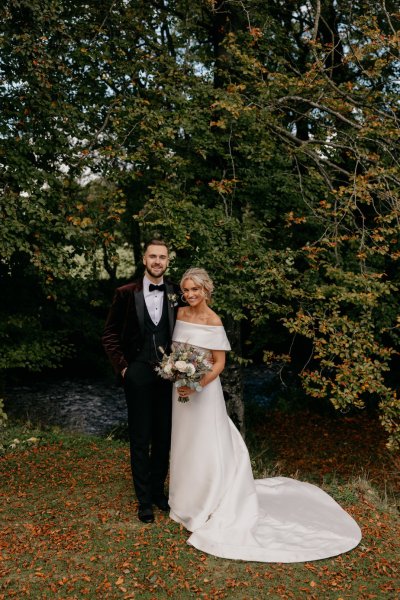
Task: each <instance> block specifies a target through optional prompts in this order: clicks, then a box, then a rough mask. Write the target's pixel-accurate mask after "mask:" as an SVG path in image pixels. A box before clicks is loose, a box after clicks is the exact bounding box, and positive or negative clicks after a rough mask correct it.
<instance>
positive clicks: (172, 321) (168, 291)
mask: <svg viewBox="0 0 400 600" xmlns="http://www.w3.org/2000/svg"><path fill="white" fill-rule="evenodd" d="M165 293H166V294H167V307H168V322H169V333H170V336H171V337H172V332H173V331H174V327H175V309H174V306H173V303H172V302H171V301H170V299H169V298H168V296H169V295H171V294H173V293H174V287H173V285H172V284H171V283H168V282H167V281H166V282H165Z"/></svg>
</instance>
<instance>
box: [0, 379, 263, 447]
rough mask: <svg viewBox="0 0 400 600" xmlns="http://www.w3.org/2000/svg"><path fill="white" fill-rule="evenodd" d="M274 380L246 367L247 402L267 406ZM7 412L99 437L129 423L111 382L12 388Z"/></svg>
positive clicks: (122, 401) (119, 390)
mask: <svg viewBox="0 0 400 600" xmlns="http://www.w3.org/2000/svg"><path fill="white" fill-rule="evenodd" d="M273 377H274V375H273V374H272V373H271V372H270V371H268V370H267V369H265V368H262V367H261V368H257V367H250V368H249V367H248V368H246V370H245V376H244V401H245V402H246V401H250V400H251V401H253V402H256V403H257V404H260V405H267V404H268V403H269V402H270V400H271V396H270V395H269V393H270V392H269V391H267V390H268V389H269V388H270V382H271V380H272V378H273ZM5 410H6V413H7V414H8V416H9V417H10V418H17V419H22V420H25V421H26V420H28V421H31V422H32V423H34V424H37V423H40V424H42V425H45V426H58V427H61V428H62V429H66V430H69V431H76V432H80V433H88V434H93V435H100V436H104V435H107V434H109V433H110V432H111V431H112V430H113V429H117V428H119V427H122V426H124V425H125V423H126V405H125V398H124V393H123V390H122V388H118V387H117V386H116V385H115V384H114V383H113V382H112V381H109V380H107V381H102V380H83V379H79V380H62V381H54V382H37V383H33V384H29V385H13V386H9V387H7V388H6V393H5Z"/></svg>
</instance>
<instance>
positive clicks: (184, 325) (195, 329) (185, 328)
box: [172, 320, 231, 351]
mask: <svg viewBox="0 0 400 600" xmlns="http://www.w3.org/2000/svg"><path fill="white" fill-rule="evenodd" d="M172 341H173V342H179V343H181V344H189V345H190V346H196V347H198V348H201V349H202V350H226V351H228V350H230V349H231V346H230V344H229V341H228V338H227V336H226V333H225V329H224V327H223V326H222V325H202V324H198V323H188V322H187V321H179V320H178V321H176V323H175V329H174V332H173V334H172Z"/></svg>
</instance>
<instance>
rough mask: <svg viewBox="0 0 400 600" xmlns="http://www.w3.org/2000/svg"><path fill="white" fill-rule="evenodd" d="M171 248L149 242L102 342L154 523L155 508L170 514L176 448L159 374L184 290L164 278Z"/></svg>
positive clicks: (144, 504) (142, 505)
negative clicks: (140, 271) (140, 273)
mask: <svg viewBox="0 0 400 600" xmlns="http://www.w3.org/2000/svg"><path fill="white" fill-rule="evenodd" d="M168 263H169V254H168V246H167V244H166V243H165V242H164V241H162V240H158V239H152V240H150V241H149V242H148V243H147V244H146V245H145V248H144V255H143V264H144V267H145V272H144V277H143V279H141V280H140V281H136V282H135V283H129V284H127V285H124V286H122V287H119V288H118V289H117V290H116V292H115V296H114V300H113V303H112V306H111V308H110V311H109V314H108V317H107V321H106V325H105V329H104V334H103V337H102V342H103V346H104V349H105V351H106V353H107V355H108V357H109V359H110V361H111V363H112V365H113V367H114V370H115V371H116V373H117V375H118V378H119V380H120V381H121V382H122V384H123V386H124V390H125V397H126V403H127V407H128V429H129V441H130V454H131V468H132V476H133V485H134V488H135V492H136V496H137V499H138V501H139V510H138V517H139V519H140V520H141V521H143V522H144V523H152V522H153V521H154V513H153V509H152V504H155V505H156V506H157V507H158V508H160V509H161V510H164V511H168V510H169V506H168V500H167V497H166V496H165V494H164V482H165V479H166V476H167V472H168V459H169V450H170V443H171V395H172V390H171V383H170V382H169V381H166V380H165V379H161V377H159V376H158V375H157V373H156V372H155V370H154V367H155V365H156V364H157V363H158V362H159V361H160V360H161V358H162V353H161V351H160V349H159V348H160V347H162V348H164V350H165V351H167V352H168V351H169V348H170V344H171V337H172V331H173V329H174V325H175V320H176V313H177V310H178V298H179V297H180V290H179V287H178V286H176V285H174V284H172V283H171V282H170V281H168V280H164V278H163V276H164V273H165V271H166V269H167V267H168Z"/></svg>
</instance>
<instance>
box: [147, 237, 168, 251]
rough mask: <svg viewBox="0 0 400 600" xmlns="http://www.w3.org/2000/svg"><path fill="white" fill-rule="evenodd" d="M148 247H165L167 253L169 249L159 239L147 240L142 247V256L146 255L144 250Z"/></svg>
mask: <svg viewBox="0 0 400 600" xmlns="http://www.w3.org/2000/svg"><path fill="white" fill-rule="evenodd" d="M149 246H165V247H166V249H167V252H169V247H168V244H167V242H165V241H164V240H162V239H160V238H152V239H150V240H147V242H146V243H145V245H144V248H143V254H146V250H147V248H148V247H149Z"/></svg>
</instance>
